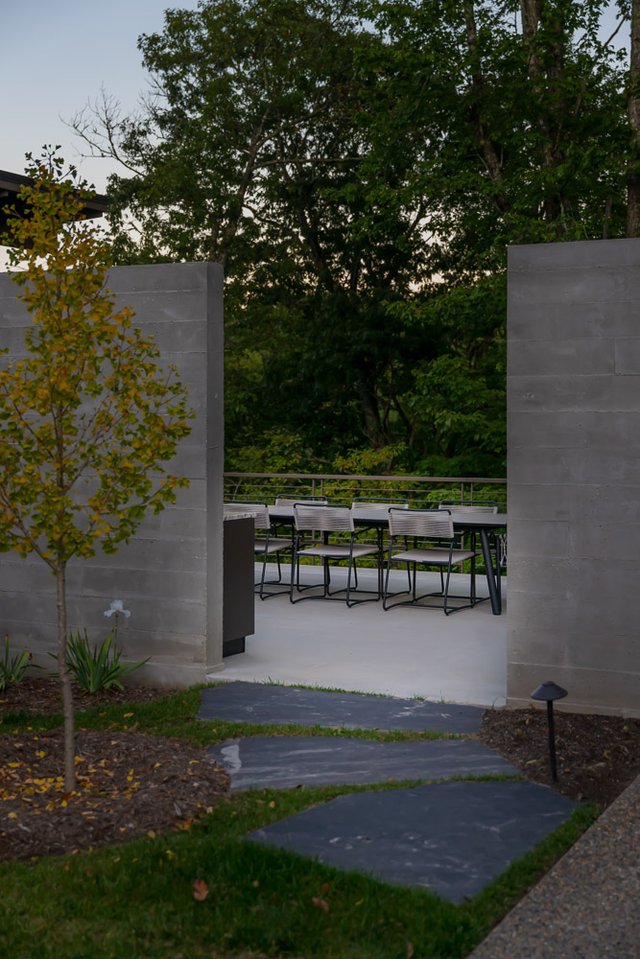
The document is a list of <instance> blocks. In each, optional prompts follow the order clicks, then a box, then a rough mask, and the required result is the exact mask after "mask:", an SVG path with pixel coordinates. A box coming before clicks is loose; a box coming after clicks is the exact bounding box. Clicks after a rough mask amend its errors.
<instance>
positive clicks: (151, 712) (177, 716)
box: [0, 686, 466, 746]
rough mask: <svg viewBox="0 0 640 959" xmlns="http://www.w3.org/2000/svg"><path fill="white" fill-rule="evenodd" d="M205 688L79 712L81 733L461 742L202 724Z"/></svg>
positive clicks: (9, 724)
mask: <svg viewBox="0 0 640 959" xmlns="http://www.w3.org/2000/svg"><path fill="white" fill-rule="evenodd" d="M203 688H205V687H203V686H198V687H193V688H191V689H188V690H185V691H184V692H180V693H175V694H173V695H171V696H167V697H165V698H163V699H159V700H156V701H155V702H152V703H144V704H137V703H134V704H132V705H127V704H121V705H119V706H110V707H96V708H94V709H86V710H83V711H81V712H78V713H77V716H76V724H77V727H78V729H112V730H123V731H128V730H135V731H137V732H142V733H149V734H152V735H156V736H172V737H177V738H179V739H185V740H188V741H189V742H191V743H195V744H197V745H201V746H209V745H214V744H215V743H218V742H221V741H222V740H223V739H235V738H238V737H245V736H259V735H263V736H264V735H270V736H296V735H297V736H320V735H322V736H349V737H359V738H362V739H373V740H376V741H380V742H401V741H410V740H418V739H459V738H466V737H461V736H460V735H458V734H455V733H442V732H432V731H425V732H415V731H411V730H409V731H403V730H391V731H385V730H377V729H346V728H342V727H327V726H320V725H318V726H300V725H297V724H284V723H283V724H280V725H272V724H266V723H262V724H261V723H247V722H228V721H224V720H218V719H206V720H204V719H203V720H201V719H196V716H197V713H198V710H199V709H200V699H201V695H202V689H203ZM61 725H62V716H61V715H54V716H33V715H28V714H26V713H12V714H7V715H6V716H5V717H4V719H3V720H2V722H0V732H13V731H15V732H24V731H33V732H42V731H44V730H46V729H54V728H56V727H57V726H61Z"/></svg>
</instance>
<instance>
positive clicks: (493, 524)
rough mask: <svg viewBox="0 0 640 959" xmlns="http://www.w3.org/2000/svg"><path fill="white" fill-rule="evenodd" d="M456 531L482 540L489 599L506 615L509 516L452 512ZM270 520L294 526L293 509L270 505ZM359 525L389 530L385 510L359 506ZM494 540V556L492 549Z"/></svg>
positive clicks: (356, 520) (356, 513)
mask: <svg viewBox="0 0 640 959" xmlns="http://www.w3.org/2000/svg"><path fill="white" fill-rule="evenodd" d="M452 516H453V528H454V529H455V531H456V532H464V533H477V534H478V536H479V538H480V548H481V550H482V558H483V560H484V566H485V571H486V577H487V587H488V589H489V600H490V602H491V611H492V613H493V615H494V616H499V615H500V614H501V613H502V581H501V576H500V568H501V565H502V540H501V538H500V536H498V535H497V534H498V533H502V532H505V531H506V528H507V514H506V513H473V512H471V511H469V512H466V511H465V512H461V513H456V512H453V513H452ZM269 518H270V519H271V520H273V521H274V522H275V523H288V524H290V525H291V526H293V506H270V507H269ZM353 522H354V525H355V526H360V527H372V528H374V529H376V530H379V531H381V532H384V530H385V529H388V527H389V519H388V516H387V513H386V511H385V510H382V509H380V508H374V509H372V508H370V507H366V506H362V507H355V508H354V510H353ZM491 540H493V553H492V550H491Z"/></svg>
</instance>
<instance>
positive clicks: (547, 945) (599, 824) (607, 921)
mask: <svg viewBox="0 0 640 959" xmlns="http://www.w3.org/2000/svg"><path fill="white" fill-rule="evenodd" d="M639 850H640V777H638V779H636V780H635V782H633V783H632V784H631V785H630V786H629V787H628V788H627V789H626V790H625V791H624V792H623V793H622V794H621V795H620V796H619V797H618V798H617V799H616V801H615V802H613V803H612V804H611V805H610V806H609V807H608V809H606V810H605V812H604V813H603V814H602V816H600V818H599V819H598V820H596V822H595V823H594V824H593V826H591V828H590V829H588V830H587V832H585V833H584V835H583V836H581V837H580V839H579V840H578V842H577V843H576V844H575V845H574V846H573V847H572V848H571V849H570V850H569V851H568V852H567V853H566V854H565V855H564V856H563V857H562V859H560V860H559V861H558V862H557V863H556V865H555V866H554V867H553V869H551V870H550V871H549V872H548V873H547V874H546V876H544V877H543V879H542V880H541V881H540V882H539V883H538V885H537V886H534V888H533V889H532V890H531V892H530V893H528V895H526V896H525V897H524V898H523V899H522V900H521V901H520V902H519V903H518V905H517V906H516V907H515V909H512V911H511V912H510V913H509V914H508V915H507V916H506V917H505V918H504V919H503V921H502V922H501V923H500V924H499V925H498V926H496V928H495V929H494V930H493V931H492V932H491V933H490V934H489V936H488V937H487V938H486V939H485V940H484V942H483V943H481V945H480V946H478V948H477V949H476V950H475V951H474V952H473V953H472V954H471V957H470V959H638V957H640V860H639Z"/></svg>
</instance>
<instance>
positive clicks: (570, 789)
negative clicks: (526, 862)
mask: <svg viewBox="0 0 640 959" xmlns="http://www.w3.org/2000/svg"><path fill="white" fill-rule="evenodd" d="M554 725H555V741H556V761H557V772H558V781H557V782H556V783H554V782H553V780H552V778H551V770H550V763H549V733H548V726H547V714H546V709H545V710H540V709H535V708H534V707H531V708H530V709H488V710H487V711H486V713H485V714H484V718H483V722H482V729H481V732H480V739H481V740H482V742H483V743H484V744H485V745H486V746H489V747H490V748H491V749H495V751H496V752H498V753H500V755H501V756H504V757H505V759H508V760H509V761H510V762H512V763H513V764H514V765H515V766H517V767H518V768H519V769H520V770H521V771H522V772H523V774H524V775H525V776H526V777H527V778H528V779H532V780H533V781H534V782H538V783H545V784H547V785H551V786H553V787H554V788H555V789H557V790H558V791H559V792H561V793H562V794H563V795H565V796H568V797H569V798H571V799H575V800H576V801H578V802H583V801H594V802H597V803H600V804H601V805H602V806H607V805H608V804H609V803H610V802H613V800H614V799H615V798H616V797H617V796H618V795H619V794H620V793H621V792H622V790H623V789H625V788H626V787H627V786H628V785H629V784H630V783H631V782H633V780H634V779H635V778H636V776H638V775H640V719H623V718H621V717H619V716H600V715H587V714H583V713H568V712H561V711H560V710H555V713H554Z"/></svg>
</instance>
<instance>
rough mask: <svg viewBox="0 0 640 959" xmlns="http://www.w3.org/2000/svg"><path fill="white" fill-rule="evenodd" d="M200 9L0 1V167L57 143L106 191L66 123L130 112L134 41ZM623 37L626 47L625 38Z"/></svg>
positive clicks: (137, 77)
mask: <svg viewBox="0 0 640 959" xmlns="http://www.w3.org/2000/svg"><path fill="white" fill-rule="evenodd" d="M197 6H198V0H176V2H175V3H170V2H169V3H167V0H108V2H106V3H105V2H104V0H57V2H52V0H22V2H15V0H0V10H1V13H2V21H1V22H2V32H1V34H0V40H1V42H2V55H1V61H2V77H3V94H4V96H3V98H2V100H3V109H2V134H1V136H0V169H2V170H8V171H10V172H12V173H23V172H24V167H25V153H26V152H31V153H33V154H34V156H36V157H37V156H39V154H40V148H41V146H42V145H43V144H45V143H51V144H61V146H62V150H61V152H62V155H63V156H64V158H65V160H67V161H68V162H72V163H74V164H75V165H76V166H77V167H78V168H79V170H80V172H81V174H82V176H84V177H85V178H86V179H87V180H88V181H89V182H90V183H93V184H94V186H95V188H96V190H97V191H98V192H103V191H104V190H105V186H106V179H107V176H108V174H109V173H110V172H112V170H113V169H115V167H114V166H113V165H111V164H110V163H109V161H106V160H95V159H94V160H90V159H83V158H82V157H81V156H80V153H81V151H82V149H83V145H82V143H81V142H80V140H79V139H78V138H77V136H76V135H75V134H74V133H73V132H72V131H71V130H70V129H69V128H68V127H67V126H65V123H64V120H69V119H71V117H73V116H74V114H76V113H77V112H78V111H79V110H81V109H82V108H83V107H84V106H85V104H86V103H87V101H95V100H96V98H97V97H99V95H100V91H101V88H103V87H104V89H105V91H106V93H107V94H111V95H113V96H114V97H115V98H116V99H118V100H119V101H120V102H121V103H122V107H123V112H124V113H125V114H126V113H131V112H132V111H133V110H134V109H135V107H136V103H137V101H138V98H139V96H140V94H141V93H144V91H145V90H146V89H147V74H146V73H145V72H144V70H143V69H142V65H141V56H140V53H139V51H138V49H137V45H136V44H137V39H138V36H139V35H140V34H141V33H155V32H158V31H160V30H161V29H162V26H163V21H164V18H163V13H164V10H165V9H167V8H168V7H173V8H178V9H189V10H194V9H196V8H197ZM609 22H610V23H613V22H615V20H614V17H613V16H611V17H610V18H609ZM625 32H626V31H625ZM620 38H621V39H622V42H623V43H626V40H627V38H626V36H625V35H624V34H622V33H621V35H620Z"/></svg>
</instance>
